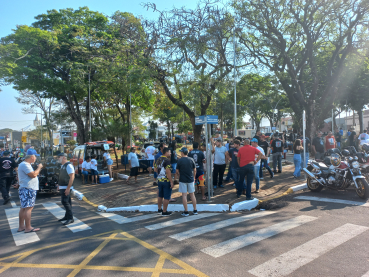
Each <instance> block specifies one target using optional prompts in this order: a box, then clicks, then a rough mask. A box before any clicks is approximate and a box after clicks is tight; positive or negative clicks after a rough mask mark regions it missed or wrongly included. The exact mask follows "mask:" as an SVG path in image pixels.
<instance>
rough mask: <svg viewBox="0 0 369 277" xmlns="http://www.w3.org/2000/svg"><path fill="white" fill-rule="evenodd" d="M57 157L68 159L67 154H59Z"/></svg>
mask: <svg viewBox="0 0 369 277" xmlns="http://www.w3.org/2000/svg"><path fill="white" fill-rule="evenodd" d="M58 157H68V154H67V153H60V154H58Z"/></svg>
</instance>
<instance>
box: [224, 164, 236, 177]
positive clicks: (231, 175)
mask: <svg viewBox="0 0 369 277" xmlns="http://www.w3.org/2000/svg"><path fill="white" fill-rule="evenodd" d="M229 179H233V180H234V178H233V169H232V167H231V165H229V167H228V174H227V177H226V181H229Z"/></svg>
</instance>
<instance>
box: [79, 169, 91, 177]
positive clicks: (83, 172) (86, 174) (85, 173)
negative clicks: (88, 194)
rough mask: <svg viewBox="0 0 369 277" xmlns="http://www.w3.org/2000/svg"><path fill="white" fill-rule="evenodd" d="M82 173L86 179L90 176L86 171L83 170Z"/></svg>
mask: <svg viewBox="0 0 369 277" xmlns="http://www.w3.org/2000/svg"><path fill="white" fill-rule="evenodd" d="M81 173H82V174H83V175H85V177H88V174H90V173H89V172H88V171H84V170H82V171H81Z"/></svg>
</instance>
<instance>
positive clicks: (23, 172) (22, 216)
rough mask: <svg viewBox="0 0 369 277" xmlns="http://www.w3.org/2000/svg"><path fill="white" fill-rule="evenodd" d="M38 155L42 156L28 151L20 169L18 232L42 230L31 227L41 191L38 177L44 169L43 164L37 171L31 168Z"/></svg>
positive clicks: (34, 151)
mask: <svg viewBox="0 0 369 277" xmlns="http://www.w3.org/2000/svg"><path fill="white" fill-rule="evenodd" d="M36 155H37V156H40V155H38V154H37V152H36V150H34V149H28V151H27V155H26V157H25V159H24V161H23V162H22V163H21V164H20V165H19V167H18V181H19V184H18V187H19V199H20V203H21V208H20V211H19V228H18V232H23V231H24V232H25V233H31V232H37V231H40V228H33V227H32V225H31V213H32V209H33V207H34V206H35V200H36V194H37V191H38V189H39V187H38V178H37V176H38V175H39V174H40V171H41V168H42V164H39V165H38V166H37V169H36V170H33V168H32V166H31V164H33V163H34V162H35V161H36V159H37V157H36Z"/></svg>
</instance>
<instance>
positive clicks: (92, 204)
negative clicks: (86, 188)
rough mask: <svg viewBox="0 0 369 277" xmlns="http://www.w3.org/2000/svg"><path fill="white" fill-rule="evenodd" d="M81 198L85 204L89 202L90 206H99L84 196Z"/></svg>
mask: <svg viewBox="0 0 369 277" xmlns="http://www.w3.org/2000/svg"><path fill="white" fill-rule="evenodd" d="M82 200H83V201H85V202H86V203H87V204H90V205H91V206H93V207H95V208H97V207H98V206H99V205H96V204H95V203H92V202H91V201H90V200H88V199H87V198H86V197H85V196H83V197H82Z"/></svg>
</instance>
